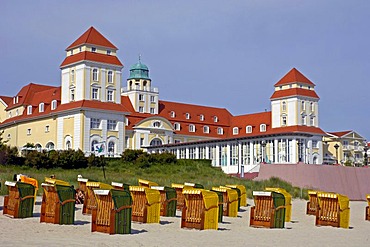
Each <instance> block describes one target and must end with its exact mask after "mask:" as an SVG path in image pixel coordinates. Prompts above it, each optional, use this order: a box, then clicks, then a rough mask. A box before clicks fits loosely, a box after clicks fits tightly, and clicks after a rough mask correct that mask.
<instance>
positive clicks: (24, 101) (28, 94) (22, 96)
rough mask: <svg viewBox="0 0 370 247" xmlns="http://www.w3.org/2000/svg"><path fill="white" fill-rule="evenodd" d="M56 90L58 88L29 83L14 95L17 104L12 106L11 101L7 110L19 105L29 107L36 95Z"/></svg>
mask: <svg viewBox="0 0 370 247" xmlns="http://www.w3.org/2000/svg"><path fill="white" fill-rule="evenodd" d="M57 88H58V87H53V86H46V85H40V84H34V83H30V84H28V85H26V86H24V87H23V88H22V89H21V90H20V91H19V92H18V94H17V95H16V96H18V103H15V104H13V101H11V102H10V104H8V107H7V110H10V109H12V108H14V107H18V106H21V105H31V104H32V101H33V99H34V95H35V94H36V93H38V92H41V91H44V90H52V89H57Z"/></svg>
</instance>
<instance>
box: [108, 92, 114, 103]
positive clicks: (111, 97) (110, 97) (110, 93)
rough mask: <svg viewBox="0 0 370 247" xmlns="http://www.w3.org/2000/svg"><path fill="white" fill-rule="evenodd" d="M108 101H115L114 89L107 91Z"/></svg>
mask: <svg viewBox="0 0 370 247" xmlns="http://www.w3.org/2000/svg"><path fill="white" fill-rule="evenodd" d="M107 101H113V91H112V90H108V91H107Z"/></svg>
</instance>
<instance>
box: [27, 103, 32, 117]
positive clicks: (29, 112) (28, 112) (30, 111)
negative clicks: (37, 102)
mask: <svg viewBox="0 0 370 247" xmlns="http://www.w3.org/2000/svg"><path fill="white" fill-rule="evenodd" d="M31 114H32V105H29V106H27V115H31Z"/></svg>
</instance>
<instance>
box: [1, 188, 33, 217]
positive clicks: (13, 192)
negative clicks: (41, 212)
mask: <svg viewBox="0 0 370 247" xmlns="http://www.w3.org/2000/svg"><path fill="white" fill-rule="evenodd" d="M5 185H6V186H7V187H8V195H6V196H4V207H3V214H4V215H9V216H13V217H14V218H27V217H33V205H34V200H35V197H34V195H35V186H33V185H32V184H29V183H23V182H10V181H5Z"/></svg>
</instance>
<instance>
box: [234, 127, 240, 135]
mask: <svg viewBox="0 0 370 247" xmlns="http://www.w3.org/2000/svg"><path fill="white" fill-rule="evenodd" d="M237 134H239V128H238V127H234V128H233V135H237Z"/></svg>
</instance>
